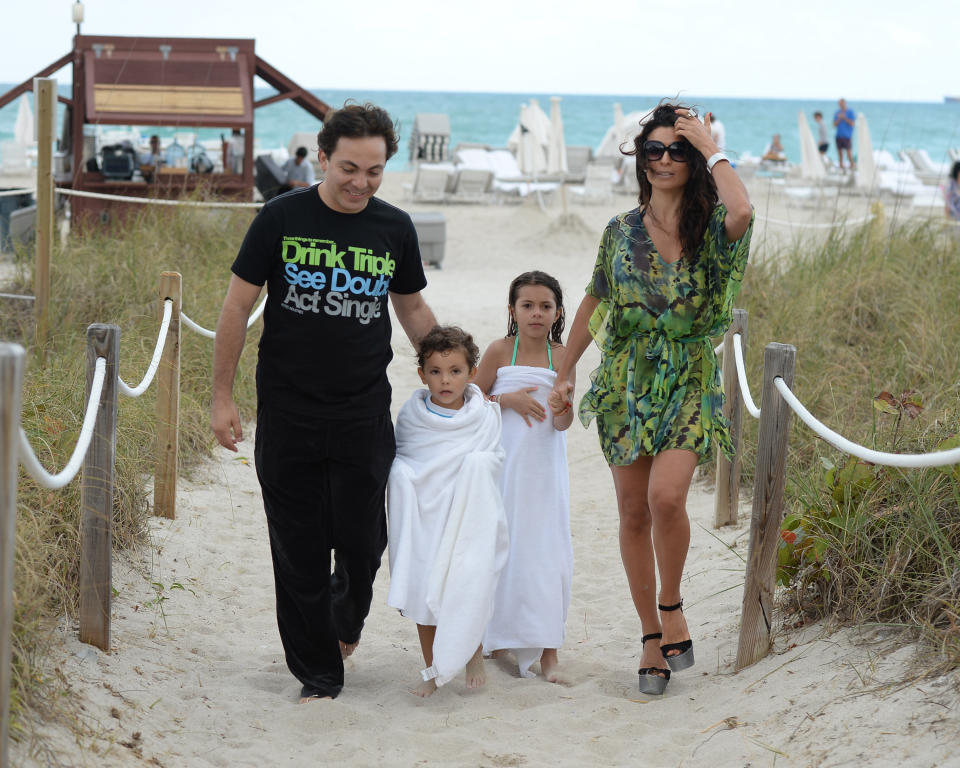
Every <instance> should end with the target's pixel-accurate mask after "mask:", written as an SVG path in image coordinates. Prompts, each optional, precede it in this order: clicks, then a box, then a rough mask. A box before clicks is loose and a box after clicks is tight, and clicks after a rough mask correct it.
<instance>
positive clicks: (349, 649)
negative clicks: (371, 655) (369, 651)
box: [340, 640, 360, 658]
mask: <svg viewBox="0 0 960 768" xmlns="http://www.w3.org/2000/svg"><path fill="white" fill-rule="evenodd" d="M358 645H360V641H359V640H357V642H355V643H345V642H343V640H341V641H340V655H341V656H342V657H343V658H347V657H348V656H352V655H353V652H354V651H355V650H357V646H358Z"/></svg>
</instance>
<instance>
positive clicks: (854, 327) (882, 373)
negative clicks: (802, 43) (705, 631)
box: [0, 208, 960, 737]
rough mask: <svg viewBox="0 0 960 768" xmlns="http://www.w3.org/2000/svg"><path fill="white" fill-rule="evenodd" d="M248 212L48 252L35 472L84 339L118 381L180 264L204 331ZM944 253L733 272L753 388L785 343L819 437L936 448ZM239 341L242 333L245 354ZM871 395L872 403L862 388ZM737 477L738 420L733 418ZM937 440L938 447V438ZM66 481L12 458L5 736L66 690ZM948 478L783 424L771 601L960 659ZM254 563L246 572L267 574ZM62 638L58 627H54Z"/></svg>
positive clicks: (22, 270) (18, 332)
mask: <svg viewBox="0 0 960 768" xmlns="http://www.w3.org/2000/svg"><path fill="white" fill-rule="evenodd" d="M251 217H252V214H250V213H249V212H225V211H217V212H213V213H211V212H209V211H204V210H196V209H163V208H160V209H155V208H154V209H151V208H148V209H146V210H144V211H143V212H142V213H140V214H139V215H137V216H135V217H131V218H129V219H128V220H127V221H126V222H125V223H118V224H116V225H114V226H113V227H111V228H109V229H99V230H93V231H89V232H87V233H85V234H84V235H82V236H80V235H75V236H72V237H71V238H70V239H69V240H67V241H66V242H64V243H61V244H59V247H58V250H57V251H56V253H55V257H54V263H53V270H52V293H51V295H52V299H51V311H50V342H49V344H48V345H47V346H46V348H45V350H44V354H43V355H40V354H37V352H36V351H35V350H34V351H30V352H29V354H28V359H27V369H26V380H25V387H24V399H23V416H22V420H23V427H24V429H25V430H26V433H27V435H28V437H29V440H30V443H31V445H32V446H33V448H34V451H35V452H36V453H37V455H38V456H39V458H40V460H41V462H42V463H43V464H44V466H46V467H47V468H48V469H55V470H59V469H60V468H62V467H63V466H64V464H65V463H66V461H67V459H68V458H69V456H70V454H71V452H72V450H73V447H74V446H75V444H76V440H77V436H78V434H79V430H80V424H81V420H82V417H83V412H82V409H83V406H84V394H83V381H84V359H85V347H84V345H85V332H86V327H87V326H88V325H89V324H90V323H94V322H100V323H115V324H117V325H119V326H120V328H121V339H120V364H119V367H120V375H121V376H122V377H123V378H124V380H125V381H128V382H130V383H136V381H138V380H139V377H140V376H141V375H142V374H143V372H144V371H145V370H146V368H147V365H148V363H149V360H150V358H151V355H152V352H153V347H154V344H155V341H156V334H157V330H158V327H159V323H158V302H157V286H158V282H159V277H160V273H161V272H163V271H169V270H176V271H179V272H180V273H182V275H183V307H184V310H185V312H186V313H187V314H188V315H190V316H191V318H192V319H194V320H196V321H197V322H198V323H199V324H200V325H202V326H204V327H207V328H212V327H214V325H215V323H216V319H217V316H218V314H219V309H220V302H221V300H222V296H223V294H224V291H225V289H226V285H227V280H228V269H229V265H230V264H231V263H232V260H233V258H234V255H235V252H236V249H237V246H238V244H239V243H240V241H241V239H242V237H243V234H244V232H245V230H246V227H247V226H248V224H249V222H250V220H251ZM16 258H17V260H16V266H17V277H16V281H15V284H14V285H12V286H11V287H10V290H12V291H15V292H22V293H30V292H32V284H31V279H32V278H31V276H30V269H31V266H32V265H31V261H30V259H31V258H32V257H31V255H30V254H29V253H27V252H26V251H24V252H21V253H19V254H18V255H17V257H16ZM958 295H960V259H957V258H956V245H955V242H954V241H953V240H952V239H950V238H949V237H948V236H945V235H944V233H943V232H942V231H941V230H940V229H939V228H938V227H936V226H933V225H931V224H926V225H924V224H916V223H904V224H897V225H896V226H894V227H892V228H891V231H890V232H889V234H887V235H886V236H882V237H879V236H877V235H876V232H875V230H872V229H871V228H870V227H869V226H865V227H862V228H851V229H848V230H838V231H837V232H835V233H834V234H831V235H830V236H829V237H827V238H826V239H825V240H823V239H822V238H821V239H819V240H817V241H816V242H814V241H811V242H798V243H796V244H794V245H792V246H791V247H789V248H788V249H786V250H785V251H784V252H783V253H780V254H778V255H777V256H776V257H771V258H767V259H766V260H765V261H764V262H755V263H754V264H753V265H752V266H751V267H750V268H749V269H748V271H747V278H746V283H745V286H744V291H743V293H742V295H741V298H740V301H739V302H738V305H739V306H742V307H745V308H746V309H747V310H748V311H749V338H748V345H747V352H746V354H747V370H748V376H749V378H750V381H751V383H752V384H753V391H754V394H755V397H757V398H758V397H759V381H760V367H761V366H762V359H763V347H764V345H765V344H767V343H768V342H770V341H780V342H786V343H790V344H793V345H795V346H796V347H797V350H798V353H797V366H796V382H795V386H794V391H795V392H796V393H797V394H798V396H799V397H800V399H801V400H802V401H803V402H804V403H805V404H806V406H807V407H808V408H809V409H810V410H811V411H812V412H813V413H814V414H815V415H818V416H819V417H820V418H821V419H822V420H823V421H825V422H826V423H827V424H829V425H830V426H831V427H832V428H834V429H835V430H837V431H838V432H840V433H842V434H843V435H845V436H847V437H849V438H850V439H852V440H854V441H855V442H860V443H864V444H866V445H869V446H872V447H876V448H878V449H880V450H887V451H901V452H924V451H930V450H935V449H936V448H938V447H945V446H947V445H950V444H951V443H950V442H949V441H950V440H951V439H955V435H956V434H957V431H958V421H960V400H958V382H960V355H958V353H957V350H958V343H957V339H960V313H958V311H957V297H958ZM29 321H30V318H29V315H28V314H25V313H19V314H18V313H17V312H8V313H5V314H4V315H3V316H2V319H0V338H3V339H4V340H10V341H16V340H21V339H29V338H30V333H31V332H30V330H29V327H30V326H29ZM257 337H258V333H256V331H254V332H252V333H251V334H250V336H249V338H248V342H247V343H248V349H247V350H246V355H245V359H246V360H252V359H253V357H254V355H255V350H254V349H252V347H253V346H254V345H255V343H256V339H257ZM212 354H213V343H212V341H211V340H210V339H207V338H204V337H201V336H199V335H197V334H195V333H193V332H191V331H189V330H186V329H185V330H184V331H183V334H182V348H181V367H182V369H181V394H180V463H181V472H182V473H183V472H189V471H190V469H191V467H192V466H196V464H197V462H198V461H199V460H200V459H201V458H202V457H204V456H206V455H207V454H208V453H209V451H210V449H211V447H212V445H213V438H212V435H211V434H210V430H209V427H208V403H209V394H210V382H211V365H212ZM252 371H253V366H252V365H245V366H241V369H240V371H239V373H238V377H237V382H236V397H237V401H238V404H239V405H240V406H241V408H242V409H244V411H245V412H246V413H251V412H252V409H253V407H254V381H253V374H252ZM154 392H155V389H153V388H151V389H150V390H148V391H147V394H146V395H145V396H144V397H141V398H137V399H135V400H131V399H129V398H125V397H121V398H120V404H119V420H118V429H117V452H116V490H117V493H116V499H115V504H114V529H113V530H114V537H115V548H116V549H125V548H130V549H134V550H136V549H137V548H138V547H143V546H144V545H145V543H146V541H147V538H146V530H147V525H146V523H147V519H148V516H149V514H150V504H151V497H150V495H149V493H148V490H149V484H150V481H151V475H152V471H153V466H152V461H153V456H154V439H155V433H154V429H153V423H154ZM881 392H887V393H890V396H889V397H881V398H880V399H879V400H876V399H875V398H876V397H877V396H878V395H880V393H881ZM744 424H745V425H746V426H745V437H744V441H743V453H744V478H745V482H746V483H749V481H750V475H751V472H752V467H753V463H754V457H755V446H756V429H757V424H756V422H755V421H754V420H753V419H751V418H749V417H745V418H744ZM944 441H948V442H947V443H946V444H945V443H944ZM79 502H80V490H79V481H78V480H76V481H74V482H73V483H71V484H70V485H69V486H68V487H67V488H66V489H64V490H62V491H47V490H44V489H42V488H40V487H39V486H37V485H36V483H34V482H33V480H31V479H30V478H29V477H28V476H27V475H26V474H25V472H23V470H22V469H21V471H20V480H19V488H18V519H17V541H16V581H15V588H16V597H15V613H16V617H15V637H14V644H13V645H14V689H13V692H12V704H13V707H12V710H13V713H14V723H13V726H14V731H13V732H14V735H15V737H16V736H17V735H18V734H22V723H20V722H19V720H18V714H20V713H22V711H23V708H24V707H30V708H35V709H39V710H40V711H51V710H50V708H51V706H52V705H53V704H54V700H55V699H56V698H57V697H58V696H60V694H62V693H63V691H65V690H66V689H67V688H66V685H65V684H64V683H65V682H66V681H59V680H58V678H57V675H56V672H55V670H52V669H50V667H49V665H47V664H45V662H44V659H45V654H46V652H47V650H48V647H49V646H48V645H47V643H48V640H49V638H50V637H51V636H52V634H53V633H52V632H51V631H50V629H51V627H52V626H53V625H55V624H56V623H57V622H61V621H66V622H68V623H72V617H75V616H76V613H77V599H78V598H77V581H78V572H79V540H78V529H79ZM958 507H960V471H957V470H955V469H948V470H944V471H939V470H936V469H929V470H896V469H888V468H881V467H875V466H870V465H866V464H862V463H860V462H856V461H853V462H851V461H849V460H848V458H847V457H845V456H843V455H842V454H840V453H839V452H838V451H835V450H834V449H832V448H831V447H830V446H828V445H827V444H826V443H824V442H822V441H821V440H819V439H818V438H816V437H815V436H814V435H813V433H812V432H811V431H810V430H809V429H807V428H806V427H805V426H804V425H803V424H802V423H800V422H799V420H797V419H796V418H794V419H793V422H792V428H791V434H790V452H789V459H788V478H787V509H786V513H787V519H786V520H785V525H784V528H785V532H784V533H783V535H782V541H781V544H780V546H781V549H780V563H779V565H780V568H779V572H778V574H779V577H780V582H781V584H782V585H783V586H784V589H783V590H782V598H783V599H782V600H781V603H780V604H781V606H782V607H783V608H784V609H785V610H786V611H788V612H789V613H790V615H791V616H793V617H796V616H797V615H799V616H801V617H802V618H803V620H808V619H811V618H816V617H828V616H829V617H836V618H837V619H839V620H840V621H842V622H856V623H876V624H880V625H886V626H892V627H902V628H904V629H906V630H908V631H909V632H910V633H911V637H920V638H922V639H924V640H925V641H926V643H925V644H924V647H925V648H928V649H929V650H930V651H931V657H930V660H929V663H928V664H926V665H925V666H924V668H923V669H924V670H926V671H929V670H935V669H942V668H944V667H945V666H957V665H960V622H958V612H960V513H958ZM269 577H270V576H269V574H264V578H269ZM71 631H72V629H71Z"/></svg>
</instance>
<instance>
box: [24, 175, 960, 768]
mask: <svg viewBox="0 0 960 768" xmlns="http://www.w3.org/2000/svg"><path fill="white" fill-rule="evenodd" d="M408 180H409V174H388V176H387V179H386V181H385V184H384V189H383V194H382V196H383V197H384V198H385V199H387V200H390V201H394V202H397V203H398V204H400V205H402V206H403V207H405V208H407V209H408V210H411V211H416V210H431V211H433V210H442V212H443V213H444V215H445V217H446V225H447V242H446V253H445V259H444V261H443V268H442V269H441V270H432V269H431V270H428V275H427V276H428V280H429V286H428V288H427V289H426V291H425V296H426V298H427V300H428V301H429V303H430V304H431V306H432V307H433V309H434V311H435V312H436V314H437V316H438V318H439V319H440V321H441V322H445V323H457V324H460V325H462V326H463V327H464V328H466V329H467V330H469V331H470V332H472V333H473V334H474V335H475V337H476V338H477V340H478V342H479V343H480V344H481V347H484V346H485V345H486V344H488V343H489V342H490V341H492V340H493V339H494V338H496V337H498V336H500V335H502V334H503V332H504V330H505V326H506V309H505V303H506V291H507V287H508V284H509V281H510V280H511V279H512V278H513V277H514V276H515V275H517V274H519V273H520V272H521V271H524V270H526V269H531V268H539V269H544V270H546V271H548V272H550V273H552V274H554V275H555V276H557V277H558V278H559V279H560V281H561V283H562V285H563V287H564V289H565V291H566V297H565V298H566V307H567V310H568V312H569V313H570V314H571V315H572V313H573V311H574V310H575V309H576V306H577V303H578V301H579V299H580V297H581V296H582V290H583V287H584V286H585V285H586V283H587V281H588V279H589V276H590V272H591V269H592V266H593V262H594V258H595V254H596V246H597V241H598V238H599V233H600V231H601V229H602V227H603V225H604V224H605V223H606V222H607V221H608V220H609V218H610V216H611V215H612V214H614V213H616V212H617V211H620V210H625V209H627V208H630V207H632V205H633V204H634V203H633V202H632V201H631V200H630V199H629V198H627V197H623V196H621V197H619V198H616V199H614V200H613V201H611V202H609V203H606V204H603V205H593V206H587V205H574V204H573V203H571V204H570V205H569V210H570V212H571V213H574V214H576V216H577V217H578V219H579V222H581V223H582V226H576V227H573V228H568V229H563V228H560V227H558V226H557V225H556V222H555V217H556V216H557V215H558V214H559V212H560V211H559V207H558V205H556V204H554V206H553V207H551V208H550V209H549V210H548V212H543V211H541V210H540V208H539V207H538V206H537V205H536V204H535V203H534V202H532V201H526V202H524V203H522V204H519V205H469V206H468V205H460V206H453V205H450V206H445V207H442V208H438V207H437V206H435V205H429V206H427V205H412V204H408V203H405V202H404V201H403V200H402V197H401V193H400V189H401V188H400V184H401V182H403V181H408ZM766 184H767V182H764V181H761V180H756V181H755V182H751V192H752V196H753V199H754V203H755V204H756V205H757V209H758V213H760V214H762V215H766V216H770V217H773V218H778V219H790V220H797V221H810V220H812V219H814V218H816V217H817V215H818V212H817V211H815V210H812V209H799V208H793V207H791V206H789V205H787V204H786V203H785V202H784V201H783V200H782V196H777V195H774V194H772V193H771V194H769V195H767V198H766V203H765V199H764V185H766ZM851 200H852V202H851V203H850V213H849V214H848V215H849V217H850V218H854V217H855V216H857V215H862V214H863V213H865V212H866V211H867V210H868V201H866V200H863V199H856V198H851ZM819 215H820V218H821V219H823V218H824V216H823V215H822V212H819ZM827 218H828V217H827ZM793 231H794V230H793V229H791V228H790V227H783V226H780V225H776V226H775V225H770V226H767V225H766V224H764V223H763V222H760V223H759V224H758V227H757V232H756V234H755V243H756V245H755V251H754V257H755V258H764V255H765V254H769V253H770V252H771V246H772V245H774V244H776V243H780V242H784V241H785V240H786V239H788V238H789V237H791V236H792V233H793ZM211 301H213V299H211ZM216 301H217V302H219V299H216ZM207 314H209V315H211V316H214V315H215V314H216V310H215V309H212V308H211V309H210V310H209V311H208V312H207ZM393 345H394V352H395V355H396V357H395V360H394V362H393V363H392V365H391V367H390V378H391V381H392V382H393V387H394V403H395V406H394V411H395V412H396V409H397V408H398V407H399V405H400V404H401V403H402V402H403V401H404V400H405V399H406V397H407V396H408V394H409V392H410V391H411V390H412V389H413V388H415V387H419V386H420V383H419V380H418V378H417V375H416V370H415V364H414V362H413V352H412V349H411V347H410V345H409V343H408V342H407V340H406V338H405V337H404V336H403V333H402V331H401V330H400V329H399V327H397V326H395V332H394V340H393ZM597 359H598V356H597V353H596V350H595V349H594V348H591V349H590V350H588V352H587V353H586V355H585V356H584V360H583V361H582V362H581V364H580V366H579V369H578V371H579V384H578V392H582V391H583V389H584V382H586V381H587V376H588V373H589V371H590V370H592V368H593V367H595V365H596V362H597ZM254 362H255V361H254V360H253V359H252V358H251V359H244V360H243V361H242V363H241V364H243V365H251V366H252V365H254ZM246 416H247V417H252V414H246ZM120 428H121V429H122V428H123V425H122V424H121V425H120ZM252 458H253V434H252V426H251V427H250V428H249V430H248V433H247V435H246V439H245V441H244V443H243V444H242V445H241V451H240V453H239V455H235V454H232V453H230V452H228V451H226V450H223V449H219V448H218V449H217V450H216V451H215V452H214V455H213V457H212V458H211V459H210V460H209V461H208V462H206V463H205V464H204V465H203V466H202V467H200V468H199V469H198V470H196V471H195V472H193V473H191V474H190V476H189V478H181V480H180V486H179V489H178V509H177V519H176V520H174V521H169V520H162V519H152V520H151V523H150V532H151V533H150V543H149V545H148V546H146V547H144V549H143V550H142V551H140V552H130V553H123V554H118V555H117V556H116V557H115V563H114V587H115V589H116V592H117V594H116V597H115V598H114V602H113V638H112V644H111V649H110V651H109V653H103V652H101V651H99V650H97V649H95V648H92V647H90V646H86V645H83V644H81V643H80V642H79V641H78V640H77V632H76V627H75V626H72V625H70V624H69V623H67V622H64V623H62V624H61V626H59V627H58V628H57V629H56V631H55V633H54V636H53V640H52V642H53V654H52V655H51V658H50V668H49V674H51V675H57V676H60V677H61V678H62V679H63V680H64V681H65V684H66V695H65V696H64V697H63V700H64V702H65V705H66V709H67V711H68V714H69V713H72V715H71V716H65V717H64V718H63V720H62V721H57V722H47V723H42V724H36V725H35V730H34V732H33V735H32V738H30V739H25V740H24V741H23V742H21V743H18V744H14V745H12V759H13V764H14V765H22V766H46V765H69V766H132V765H143V764H147V765H155V766H166V767H167V768H172V767H174V766H189V767H190V768H194V767H199V766H257V767H258V768H263V767H265V766H301V765H303V766H307V765H311V766H312V765H333V764H338V765H344V766H374V765H397V766H412V765H436V766H490V767H494V766H498V767H501V768H503V767H506V766H557V765H563V766H568V765H569V766H581V765H605V766H606V765H610V766H619V765H633V764H636V765H676V766H681V765H682V766H698V765H711V766H772V765H790V766H815V765H816V766H842V765H853V764H861V765H870V766H887V765H889V766H894V765H897V766H899V765H911V766H935V765H936V766H943V765H950V764H954V765H957V764H958V758H957V757H956V755H957V754H960V728H958V727H957V726H958V718H957V704H958V700H957V676H948V677H942V678H936V679H929V680H924V681H921V682H914V683H909V684H901V682H900V681H902V680H903V679H904V678H905V677H910V675H911V673H912V672H913V671H914V670H915V669H916V667H915V666H914V653H915V651H916V649H915V648H914V647H912V646H898V645H896V644H894V643H892V642H891V641H890V638H889V636H888V635H884V634H883V633H882V632H880V631H879V630H869V631H867V630H864V631H862V632H861V631H857V630H853V629H846V630H842V631H839V632H835V633H828V632H827V628H826V627H825V626H824V625H822V624H816V625H812V626H807V627H801V628H782V627H779V626H778V627H777V632H776V638H775V644H774V649H773V652H772V653H771V654H770V655H768V656H767V657H766V658H765V659H763V660H761V661H760V662H758V663H757V664H755V665H753V666H752V667H749V668H747V669H745V670H742V671H741V672H739V673H736V674H734V672H733V660H734V658H735V655H736V648H737V633H738V627H739V617H740V609H741V600H742V585H743V572H744V562H743V561H744V559H745V557H746V546H747V539H748V530H749V516H750V507H749V502H748V501H745V502H744V503H743V504H742V505H741V510H740V515H741V516H740V523H739V524H738V525H736V526H731V527H727V528H723V529H721V530H715V529H714V528H713V525H712V522H713V495H712V488H711V487H710V486H709V485H707V484H706V483H705V482H704V481H703V480H698V481H696V483H695V486H694V489H693V490H692V492H691V495H690V500H689V513H690V517H691V520H692V542H691V550H690V555H689V558H688V561H687V568H686V574H685V579H684V583H683V594H684V599H685V610H686V616H687V621H688V623H689V626H690V630H691V633H692V636H693V639H694V642H695V648H696V657H697V664H696V666H695V667H693V668H692V669H689V670H685V671H682V672H680V673H677V674H676V675H674V677H673V679H672V680H671V681H670V684H669V686H668V688H667V693H666V695H665V696H664V697H662V698H656V697H647V696H642V695H640V694H639V693H638V690H637V675H636V669H637V666H638V661H639V650H640V634H641V628H640V623H639V620H638V619H637V617H636V614H635V612H634V609H633V607H632V604H631V601H630V596H629V592H628V589H627V583H626V578H625V576H624V573H623V568H622V566H621V564H620V557H619V551H618V546H617V513H616V503H615V497H614V493H613V485H612V482H611V479H610V474H609V470H608V469H607V467H606V466H605V464H604V461H603V458H602V455H601V453H600V450H599V447H598V444H597V439H596V435H595V433H594V431H592V430H585V429H583V427H581V426H580V424H579V423H578V422H576V421H575V422H574V425H573V426H572V427H571V429H570V432H569V465H570V477H571V526H572V532H573V547H574V563H575V572H574V581H573V600H572V604H571V606H570V613H569V618H568V621H567V638H566V643H565V645H564V647H563V648H562V649H561V652H560V659H561V663H562V664H563V666H564V667H565V669H566V674H567V675H568V677H569V684H568V685H565V686H560V685H552V684H549V683H546V682H544V681H543V680H542V679H532V680H525V679H521V678H519V677H517V676H516V674H515V671H514V670H511V669H510V668H508V667H506V666H501V665H500V664H499V663H496V662H493V661H488V662H487V671H488V683H487V685H486V687H484V688H482V689H480V690H473V691H468V690H467V689H466V687H465V685H464V684H463V681H462V680H460V679H458V680H455V681H454V682H451V683H449V684H448V685H446V686H444V687H443V688H442V689H441V690H440V691H439V692H438V693H437V694H435V695H434V696H433V697H431V698H429V699H426V700H424V699H419V698H417V697H414V696H412V695H411V694H410V693H409V689H410V688H411V687H412V686H413V685H415V684H416V682H417V680H418V671H419V669H420V668H421V667H422V660H421V657H420V650H419V645H418V642H417V636H416V629H415V626H414V625H413V623H412V622H410V621H408V620H406V619H404V618H402V617H401V616H400V615H399V614H398V613H397V612H396V611H394V610H391V609H388V608H387V606H386V602H385V600H386V593H387V587H388V584H389V573H388V568H387V565H386V558H385V562H384V566H383V568H382V569H381V571H380V575H379V578H378V580H377V584H376V592H375V597H374V601H373V607H372V610H371V614H370V617H369V619H368V621H367V625H366V628H365V630H364V634H363V638H362V640H361V643H360V646H359V648H358V649H357V651H356V653H355V654H354V655H353V656H352V657H351V658H350V659H348V660H347V663H346V685H345V688H344V691H343V693H342V694H341V696H340V697H339V698H338V699H336V700H335V701H317V702H311V703H309V704H307V705H303V706H298V705H297V704H296V701H297V697H298V692H299V684H298V683H297V681H296V680H295V679H294V678H293V677H292V676H291V675H290V673H289V672H288V670H287V668H286V666H285V664H284V660H283V653H282V649H281V646H280V641H279V636H278V633H277V628H276V620H275V615H274V596H273V578H272V571H271V565H270V552H269V548H268V543H267V532H266V525H265V520H264V515H263V510H262V506H261V501H260V495H259V487H258V484H257V480H256V473H255V470H254V468H253V465H252ZM71 717H72V718H74V721H73V722H72V723H71ZM77 720H79V722H81V723H82V724H83V726H84V730H85V731H86V732H85V733H82V734H79V733H78V731H77V729H76V727H75V726H76V724H77ZM951 761H953V762H951Z"/></svg>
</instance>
